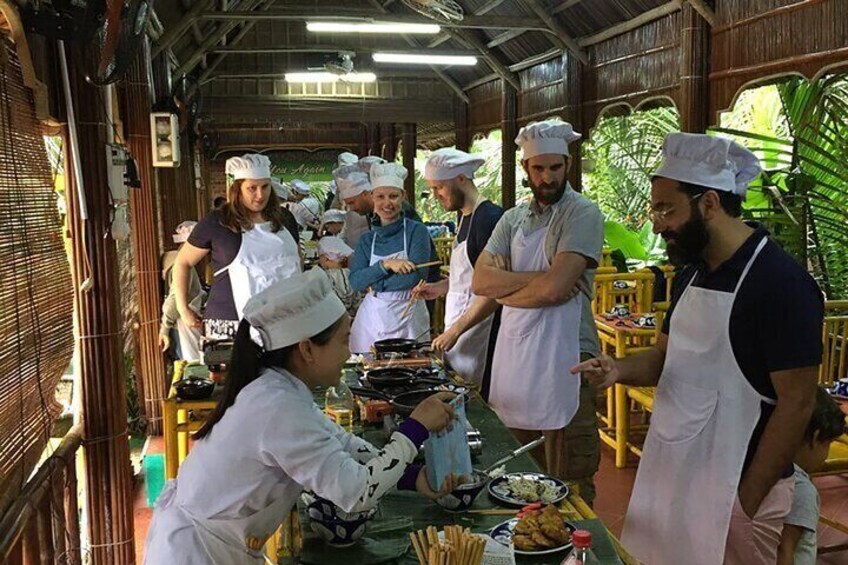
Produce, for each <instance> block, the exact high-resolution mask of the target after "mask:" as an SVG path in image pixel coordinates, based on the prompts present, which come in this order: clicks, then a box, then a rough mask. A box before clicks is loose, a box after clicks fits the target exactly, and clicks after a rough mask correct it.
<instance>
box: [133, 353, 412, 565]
mask: <svg viewBox="0 0 848 565" xmlns="http://www.w3.org/2000/svg"><path fill="white" fill-rule="evenodd" d="M417 452H418V450H417V447H416V446H415V445H413V442H412V441H411V440H410V439H409V438H407V437H406V436H405V435H403V434H401V433H399V432H395V433H394V434H393V436H392V439H391V440H390V442H389V443H388V444H387V445H386V446H385V448H384V449H383V450H382V451H378V450H377V449H376V448H375V447H374V446H372V445H371V444H369V443H368V442H366V441H364V440H362V439H360V438H358V437H356V436H354V435H353V434H351V433H348V432H346V431H345V430H343V429H342V428H341V427H339V426H338V425H337V424H335V423H334V422H332V421H331V420H330V419H329V418H328V417H327V416H326V415H325V414H324V413H323V412H322V411H321V409H320V408H318V406H317V405H316V404H315V402H314V401H313V397H312V393H311V391H310V390H309V389H308V388H307V387H306V385H305V384H303V382H302V381H300V380H299V379H297V378H296V377H294V376H293V375H292V374H291V373H288V372H287V371H284V370H282V369H279V370H277V369H273V370H272V369H266V371H265V372H264V373H263V375H262V376H261V377H260V378H258V379H257V380H255V381H254V382H252V383H250V384H249V385H247V386H246V387H245V388H244V389H243V390H242V391H241V392H240V393H239V395H238V397H237V398H236V401H235V403H234V404H233V405H232V406H231V407H230V408H229V409H228V410H227V412H226V414H225V415H224V417H223V418H222V419H221V420H220V421H219V422H218V423H217V424H216V425H215V427H214V429H213V430H212V432H211V433H210V434H209V435H208V436H207V437H205V438H204V439H202V440H199V441H197V442H196V443H195V444H194V447H193V448H192V451H191V453H190V454H189V456H188V458H187V459H186V460H185V462H184V463H183V464H182V466H181V467H180V471H179V475H178V477H177V479H176V480H174V481H169V482H168V485H167V486H166V487H165V490H164V491H163V492H162V494H161V495H160V496H159V498H158V499H157V501H156V509H155V512H154V516H153V521H152V523H151V525H150V531H149V533H148V536H147V542H146V544H145V556H144V563H145V564H146V565H165V564H173V563H179V564H180V565H200V564H203V565H209V564H223V563H227V564H234V565H240V564H251V565H253V564H260V563H263V558H262V557H261V552H249V551H248V550H247V547H246V542H245V540H246V538H248V537H256V538H260V539H265V538H266V537H268V536H270V535H271V534H272V533H273V532H274V531H275V530H276V529H277V527H278V526H279V524H280V523H281V522H282V520H283V519H284V518H285V517H286V516H287V515H288V513H289V512H290V511H291V509H292V508H293V507H294V506H295V504H296V501H297V498H298V496H299V495H300V493H301V491H303V490H304V489H309V490H312V491H313V492H315V493H316V494H318V495H319V496H321V497H323V498H326V499H328V500H331V501H333V502H334V503H335V504H337V505H338V506H339V507H341V508H342V509H343V510H345V511H347V512H356V511H360V510H367V509H369V508H373V507H374V506H376V505H377V502H378V501H379V499H380V497H382V496H383V495H384V494H386V492H388V491H389V490H390V489H392V488H394V487H395V485H396V484H397V482H398V481H399V480H400V478H401V477H402V476H403V473H404V471H405V470H406V467H407V465H409V464H410V463H412V461H413V459H414V458H415V455H416V453H417ZM269 510H270V511H269Z"/></svg>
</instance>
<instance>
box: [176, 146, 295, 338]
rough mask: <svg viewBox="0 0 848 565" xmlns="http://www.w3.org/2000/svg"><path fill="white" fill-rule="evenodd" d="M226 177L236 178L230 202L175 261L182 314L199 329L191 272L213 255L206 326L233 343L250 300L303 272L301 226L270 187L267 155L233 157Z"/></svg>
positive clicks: (202, 224)
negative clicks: (189, 298) (192, 304)
mask: <svg viewBox="0 0 848 565" xmlns="http://www.w3.org/2000/svg"><path fill="white" fill-rule="evenodd" d="M226 173H227V174H228V175H230V176H232V178H233V182H232V184H231V185H230V187H229V188H228V189H227V203H226V204H224V206H222V208H221V209H220V210H214V211H212V212H211V213H209V215H207V216H206V217H205V218H203V220H201V221H200V222H199V223H198V225H197V226H195V228H194V230H192V232H191V235H190V236H189V238H188V241H187V242H186V243H185V244H183V246H182V248H181V249H180V252H179V255H178V256H177V259H176V261H175V263H174V282H175V294H176V300H177V308H178V309H179V312H180V316H181V317H182V319H183V321H184V322H185V324H186V325H187V326H188V327H200V326H201V319H200V317H199V315H198V314H197V313H196V312H194V311H193V310H192V309H191V308H189V305H188V301H187V293H188V282H189V272H190V269H192V268H194V266H195V265H197V264H198V263H199V262H200V261H201V260H203V258H204V257H206V256H207V255H208V254H210V253H211V258H212V267H213V269H214V272H215V280H214V282H213V283H212V288H211V290H210V292H209V298H208V300H207V301H206V309H205V311H204V318H203V322H202V324H203V326H204V336H205V337H206V339H207V340H228V339H232V338H233V336H234V335H235V332H236V329H237V327H238V321H239V320H241V318H242V313H243V311H244V306H245V304H246V303H247V301H248V299H249V298H250V297H251V296H253V295H254V294H256V293H258V292H260V291H262V290H264V289H266V288H268V287H269V286H270V285H271V284H272V283H274V282H276V281H278V280H281V279H285V278H288V277H290V276H292V275H294V274H296V273H299V272H300V271H301V270H302V267H301V264H302V263H301V258H300V253H299V252H298V246H297V237H298V236H297V226H296V223H295V221H294V218H293V217H292V216H291V214H290V213H289V212H288V211H286V210H284V209H282V208H281V206H280V200H279V198H278V197H277V195H276V193H275V191H274V190H273V189H272V188H271V178H270V177H271V162H270V161H269V160H268V157H266V156H264V155H256V154H247V155H242V156H241V157H231V158H230V159H227V163H226Z"/></svg>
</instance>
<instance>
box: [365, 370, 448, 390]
mask: <svg viewBox="0 0 848 565" xmlns="http://www.w3.org/2000/svg"><path fill="white" fill-rule="evenodd" d="M366 379H368V383H369V384H370V385H371V386H372V387H374V388H375V389H377V390H386V389H387V388H392V389H395V388H403V387H411V388H420V385H440V384H445V383H447V382H448V381H447V380H446V379H444V378H440V377H437V376H432V375H431V376H423V375H420V374H419V373H418V372H417V371H414V370H412V369H405V368H402V367H386V368H382V369H371V370H370V371H368V373H366Z"/></svg>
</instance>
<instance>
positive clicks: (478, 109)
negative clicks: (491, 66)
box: [468, 80, 501, 137]
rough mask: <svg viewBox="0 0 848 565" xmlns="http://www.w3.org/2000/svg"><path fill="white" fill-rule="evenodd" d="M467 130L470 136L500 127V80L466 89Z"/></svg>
mask: <svg viewBox="0 0 848 565" xmlns="http://www.w3.org/2000/svg"><path fill="white" fill-rule="evenodd" d="M468 98H469V99H470V102H469V104H468V132H469V134H470V136H471V137H474V135H476V134H478V133H481V134H484V135H485V134H487V133H489V132H490V131H492V130H493V129H497V128H500V127H501V81H499V80H495V81H492V82H487V83H486V84H483V85H481V86H478V87H476V88H472V89H471V90H469V91H468Z"/></svg>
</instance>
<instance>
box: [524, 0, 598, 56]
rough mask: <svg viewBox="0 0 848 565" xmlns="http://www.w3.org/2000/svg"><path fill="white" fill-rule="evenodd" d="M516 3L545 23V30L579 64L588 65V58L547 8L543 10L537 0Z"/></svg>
mask: <svg viewBox="0 0 848 565" xmlns="http://www.w3.org/2000/svg"><path fill="white" fill-rule="evenodd" d="M516 2H517V3H518V4H520V5H523V6H524V7H525V8H527V9H529V10H530V11H531V12H532V13H534V14H536V16H537V17H538V18H539V19H540V20H542V21H543V22H544V23H545V25H546V26H547V28H548V29H549V30H551V31H552V32H553V33H554V35H556V37H557V39H559V40H560V41H561V42H562V44H563V46H564V47H565V48H566V49H568V50H569V51H571V53H573V54H574V56H575V57H577V58H578V59H579V60H580V62H581V63H583V64H584V65H588V64H589V57H587V56H586V53H585V52H584V51H583V49H581V48H580V45H579V44H578V43H577V41H575V40H574V39H573V38H572V37H571V36H570V35H569V34H568V31H567V30H566V29H565V27H564V26H563V25H562V24H561V23H559V21H558V20H557V19H556V17H555V16H552V15H551V14H549V13H548V11H547V8H545V7H544V6H543V5H542V3H541V2H539V0H516Z"/></svg>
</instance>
